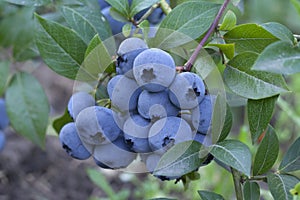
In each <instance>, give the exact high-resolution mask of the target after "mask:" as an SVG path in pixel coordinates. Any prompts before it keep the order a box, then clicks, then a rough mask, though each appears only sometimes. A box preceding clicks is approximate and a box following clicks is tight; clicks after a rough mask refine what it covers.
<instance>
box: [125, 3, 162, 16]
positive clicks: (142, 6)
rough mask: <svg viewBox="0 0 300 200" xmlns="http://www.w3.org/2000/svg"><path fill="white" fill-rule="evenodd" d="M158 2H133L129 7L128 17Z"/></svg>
mask: <svg viewBox="0 0 300 200" xmlns="http://www.w3.org/2000/svg"><path fill="white" fill-rule="evenodd" d="M158 1H159V0H143V1H141V0H133V1H132V3H131V6H130V16H131V17H133V16H134V15H135V14H137V13H138V12H140V11H142V10H144V9H146V8H149V7H150V6H152V5H153V4H155V3H157V2H158Z"/></svg>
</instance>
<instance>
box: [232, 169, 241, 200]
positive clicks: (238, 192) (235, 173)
mask: <svg viewBox="0 0 300 200" xmlns="http://www.w3.org/2000/svg"><path fill="white" fill-rule="evenodd" d="M231 173H232V178H233V183H234V189H235V194H236V200H243V189H242V184H241V174H240V172H239V171H237V170H236V169H233V168H231Z"/></svg>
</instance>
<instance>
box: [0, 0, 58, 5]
mask: <svg viewBox="0 0 300 200" xmlns="http://www.w3.org/2000/svg"><path fill="white" fill-rule="evenodd" d="M4 1H6V2H8V3H12V4H17V5H22V6H45V5H48V4H50V3H52V1H51V0H26V1H25V0H4Z"/></svg>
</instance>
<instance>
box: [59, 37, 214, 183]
mask: <svg viewBox="0 0 300 200" xmlns="http://www.w3.org/2000/svg"><path fill="white" fill-rule="evenodd" d="M117 55H118V58H117V62H116V72H117V74H116V75H115V76H113V77H112V78H111V79H110V80H109V82H108V84H107V92H108V95H109V98H110V102H111V103H110V108H106V107H102V106H98V105H96V102H95V99H94V98H93V97H92V96H91V95H89V94H88V93H86V92H77V93H75V94H74V95H73V96H72V97H71V99H70V101H69V104H68V111H69V113H70V115H71V116H72V118H73V119H74V121H75V122H72V123H69V124H67V125H65V126H64V127H63V128H62V130H61V132H60V139H61V142H62V144H63V148H65V149H66V151H67V152H68V153H69V154H70V155H71V156H72V157H74V158H77V159H87V158H89V157H90V156H91V155H92V156H93V158H94V160H95V162H96V164H97V165H99V166H100V167H102V168H109V169H118V168H126V167H127V166H128V165H129V164H130V163H132V161H133V160H135V159H136V158H137V155H139V156H140V159H141V161H142V162H143V163H144V164H145V166H146V168H147V169H148V171H150V172H153V170H154V169H155V167H156V166H157V164H158V162H159V160H160V158H161V157H162V155H163V154H164V153H165V152H167V151H168V149H170V148H171V147H172V146H174V145H175V144H178V143H180V142H184V141H190V140H195V141H198V142H200V143H203V142H204V140H206V139H207V138H209V136H208V135H207V133H208V132H209V128H210V126H211V118H212V111H213V97H212V96H211V95H210V94H206V89H205V84H204V82H203V80H202V79H201V78H200V77H199V76H198V75H196V74H194V73H191V72H182V73H177V72H176V65H175V62H174V60H173V58H172V57H171V55H170V54H168V53H167V52H165V51H163V50H161V49H158V48H148V46H147V44H146V43H145V42H144V41H143V40H142V39H139V38H128V39H126V40H124V41H123V42H122V43H121V44H120V46H119V49H118V51H117ZM164 178H166V177H164ZM174 178H178V177H167V179H174Z"/></svg>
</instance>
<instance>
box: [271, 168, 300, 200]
mask: <svg viewBox="0 0 300 200" xmlns="http://www.w3.org/2000/svg"><path fill="white" fill-rule="evenodd" d="M267 180H268V186H269V189H270V191H271V194H272V196H273V197H274V200H289V199H293V197H292V195H291V193H290V192H289V191H290V190H291V189H292V188H293V187H294V186H295V185H296V184H297V183H298V182H299V179H297V178H296V177H294V176H291V175H283V174H273V173H269V174H268V176H267Z"/></svg>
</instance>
